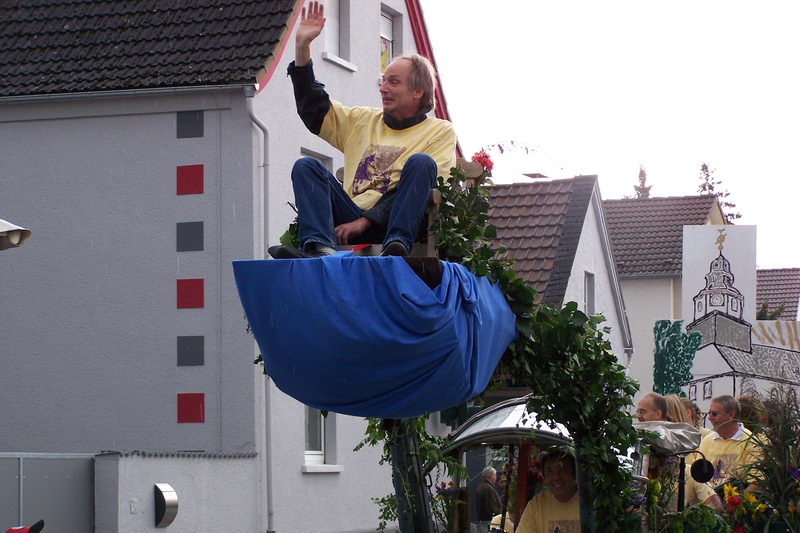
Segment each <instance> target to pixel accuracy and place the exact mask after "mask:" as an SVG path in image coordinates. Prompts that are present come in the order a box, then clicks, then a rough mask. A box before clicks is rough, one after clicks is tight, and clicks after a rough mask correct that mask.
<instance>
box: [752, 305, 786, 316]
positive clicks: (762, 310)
mask: <svg viewBox="0 0 800 533" xmlns="http://www.w3.org/2000/svg"><path fill="white" fill-rule="evenodd" d="M785 308H786V302H782V303H780V304H778V307H776V308H775V309H773V310H772V311H770V310H769V302H768V301H767V302H764V303H763V304H761V306H760V307H759V308H758V311H756V320H778V319H779V318H780V317H781V314H782V313H783V310H784V309H785Z"/></svg>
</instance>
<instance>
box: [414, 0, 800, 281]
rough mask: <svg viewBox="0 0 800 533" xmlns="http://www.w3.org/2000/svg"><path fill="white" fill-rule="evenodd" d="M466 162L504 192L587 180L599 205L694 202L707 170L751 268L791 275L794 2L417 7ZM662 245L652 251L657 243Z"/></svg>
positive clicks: (439, 0) (472, 1)
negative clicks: (634, 197)
mask: <svg viewBox="0 0 800 533" xmlns="http://www.w3.org/2000/svg"><path fill="white" fill-rule="evenodd" d="M422 7H423V10H424V14H425V19H426V22H427V25H428V31H429V33H430V36H431V39H432V42H433V48H434V54H435V56H436V61H437V63H438V67H439V72H440V76H441V79H442V85H443V87H444V91H445V95H446V98H447V101H448V108H449V110H450V115H451V118H452V120H453V124H454V125H455V128H456V131H457V132H458V135H459V141H460V143H461V146H462V148H463V149H464V152H465V155H468V156H469V155H471V154H472V153H474V152H475V151H476V150H478V149H480V148H481V147H482V146H487V145H492V144H497V143H504V144H505V145H506V146H509V144H510V141H512V140H513V141H515V143H517V144H521V145H523V146H527V147H529V148H533V149H534V153H531V154H527V155H526V154H525V152H524V150H522V149H516V150H511V151H510V152H506V154H504V155H502V156H501V155H500V154H499V153H497V152H494V153H492V154H491V155H492V156H493V159H494V161H495V172H494V178H495V181H498V182H512V181H523V180H527V179H529V178H526V177H524V176H522V173H524V172H541V173H543V174H546V175H548V176H551V177H553V178H566V177H572V176H574V175H577V174H597V175H598V176H599V178H600V188H601V191H602V195H603V198H606V199H608V198H621V197H623V196H626V195H631V194H633V186H634V184H636V182H637V180H636V178H637V176H638V172H639V165H643V166H644V167H645V168H646V169H647V177H648V184H649V185H652V186H653V188H652V189H651V196H680V195H690V194H697V187H698V185H699V183H700V180H699V178H698V176H699V174H700V164H701V163H702V162H707V163H708V164H709V166H710V167H711V168H712V169H715V170H716V171H715V175H716V176H717V177H718V178H720V179H722V181H723V188H726V189H728V190H729V191H730V193H731V196H730V198H729V199H730V200H732V201H733V202H734V203H736V205H737V210H738V211H739V212H741V213H742V218H741V219H740V220H739V221H738V222H737V223H738V224H755V225H757V226H758V252H757V263H758V266H759V268H781V267H800V238H798V236H797V228H798V222H797V221H798V211H800V195H798V193H799V192H800V185H798V180H799V179H800V167H799V166H798V161H797V159H798V158H797V154H798V153H799V152H800V57H798V56H799V55H800V31H798V30H797V24H798V21H800V2H789V1H785V2H771V1H762V2H758V3H756V2H739V1H725V2H721V1H720V2H717V1H707V0H694V1H691V2H688V1H672V2H647V1H641V0H636V1H602V2H597V1H594V2H588V1H581V2H578V1H569V0H558V1H552V0H550V1H540V0H525V1H522V0H519V1H510V0H497V1H495V2H486V1H483V0H482V1H478V0H422ZM653 237H654V238H657V236H655V235H654V236H653Z"/></svg>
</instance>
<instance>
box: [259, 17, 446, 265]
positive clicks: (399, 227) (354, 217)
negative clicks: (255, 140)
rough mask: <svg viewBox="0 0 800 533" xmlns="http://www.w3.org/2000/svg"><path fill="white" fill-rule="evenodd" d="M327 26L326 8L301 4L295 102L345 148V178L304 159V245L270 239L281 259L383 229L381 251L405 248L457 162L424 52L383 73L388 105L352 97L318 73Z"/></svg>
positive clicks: (299, 174)
mask: <svg viewBox="0 0 800 533" xmlns="http://www.w3.org/2000/svg"><path fill="white" fill-rule="evenodd" d="M324 26H325V17H324V8H323V6H322V5H321V4H319V3H318V2H311V3H310V4H309V6H308V11H307V12H306V8H303V11H302V15H301V20H300V24H299V27H298V30H297V34H296V37H295V60H294V61H293V62H292V63H291V64H289V75H290V76H291V78H292V84H293V85H294V94H295V101H296V103H297V112H298V113H299V115H300V117H301V118H302V120H303V123H304V124H305V125H306V127H307V128H308V129H309V130H310V131H311V132H312V133H314V134H315V135H319V136H320V137H321V138H322V139H324V140H325V141H327V142H328V143H329V144H331V146H333V147H334V148H336V149H338V150H340V151H342V152H343V153H344V180H343V183H342V184H341V185H340V184H339V182H338V181H337V180H336V178H334V176H333V175H332V174H331V173H330V172H329V171H328V170H327V169H326V168H325V167H323V166H322V164H321V163H319V161H317V160H315V159H313V158H302V159H300V160H298V161H297V162H296V163H295V165H294V168H293V169H292V186H293V188H294V195H295V202H296V204H297V210H298V238H299V241H300V249H295V248H292V247H289V246H273V247H271V248H270V249H269V253H270V255H271V256H272V257H274V258H277V259H290V258H304V257H320V256H326V255H331V254H333V253H334V248H335V246H336V244H337V243H339V244H356V243H363V242H367V243H369V242H375V240H376V239H382V241H383V247H382V250H381V255H396V256H405V255H407V254H408V253H409V251H410V250H411V247H412V245H413V244H414V240H415V238H416V235H417V233H418V232H419V228H420V225H421V222H422V218H423V215H424V214H425V208H426V206H427V202H428V196H429V194H430V190H431V188H433V187H434V186H435V185H436V176H437V175H442V176H447V175H449V172H450V168H451V167H453V166H455V149H456V136H455V132H454V131H453V127H452V125H451V124H450V123H449V122H448V121H446V120H440V119H436V118H428V117H427V116H426V114H427V113H428V112H430V111H431V110H433V108H434V105H435V104H434V102H435V99H434V87H435V83H436V74H435V72H434V70H433V67H432V65H431V64H430V62H429V61H428V60H427V59H425V58H424V57H422V56H419V55H417V54H411V55H405V56H401V57H398V58H396V59H395V60H394V61H392V62H391V63H390V64H389V65H388V66H387V67H386V70H385V71H384V73H383V81H382V84H381V86H380V95H381V100H382V103H383V109H377V108H371V107H345V106H343V105H342V104H340V103H339V102H337V101H335V100H331V99H330V98H329V97H328V94H327V93H326V92H325V89H324V87H325V86H324V85H323V84H322V83H320V82H318V81H316V80H315V79H314V71H313V65H312V62H311V42H312V41H313V40H314V39H316V38H317V37H318V36H319V34H320V33H321V32H322V28H323V27H324Z"/></svg>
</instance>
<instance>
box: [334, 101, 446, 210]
mask: <svg viewBox="0 0 800 533" xmlns="http://www.w3.org/2000/svg"><path fill="white" fill-rule="evenodd" d="M319 136H320V137H322V138H323V139H324V140H326V141H327V142H328V143H329V144H330V145H331V146H333V147H334V148H336V149H337V150H339V151H341V152H342V153H343V154H344V183H343V184H342V185H343V187H344V190H345V192H347V194H348V196H350V198H352V199H353V201H354V202H355V203H356V205H358V206H359V207H360V208H361V209H364V210H366V209H369V208H371V207H372V206H374V205H375V203H377V201H378V200H379V199H380V198H381V196H383V195H384V194H385V193H386V192H388V191H390V190H392V189H394V188H395V187H396V186H397V182H398V181H400V171H401V170H402V169H403V165H405V163H406V160H407V159H408V158H409V157H411V156H412V155H414V154H427V155H429V156H430V157H431V158H432V159H433V160H434V161H436V166H437V167H438V172H439V175H440V176H444V177H445V178H446V177H448V176H449V175H450V169H451V168H452V167H454V166H455V165H456V134H455V131H454V130H453V126H452V124H450V122H448V121H446V120H441V119H438V118H430V117H428V118H426V119H425V120H423V121H422V122H420V123H419V124H416V125H414V126H411V127H409V128H405V129H402V130H393V129H391V128H390V127H389V126H387V125H386V124H385V123H384V122H383V110H381V109H377V108H373V107H345V106H343V105H342V104H340V103H339V102H337V101H335V100H331V107H330V109H329V110H328V113H327V114H326V115H325V119H324V120H323V122H322V128H321V129H320V132H319Z"/></svg>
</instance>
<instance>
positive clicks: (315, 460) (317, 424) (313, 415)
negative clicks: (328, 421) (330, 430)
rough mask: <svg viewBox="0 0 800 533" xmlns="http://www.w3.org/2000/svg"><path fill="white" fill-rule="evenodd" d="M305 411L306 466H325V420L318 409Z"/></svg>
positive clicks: (311, 408) (310, 408) (309, 408)
mask: <svg viewBox="0 0 800 533" xmlns="http://www.w3.org/2000/svg"><path fill="white" fill-rule="evenodd" d="M305 409H306V459H305V463H306V464H312V465H321V464H325V418H324V417H323V416H322V412H321V411H320V410H319V409H315V408H313V407H309V406H305Z"/></svg>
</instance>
